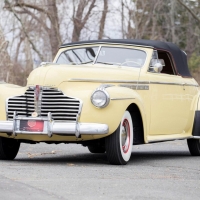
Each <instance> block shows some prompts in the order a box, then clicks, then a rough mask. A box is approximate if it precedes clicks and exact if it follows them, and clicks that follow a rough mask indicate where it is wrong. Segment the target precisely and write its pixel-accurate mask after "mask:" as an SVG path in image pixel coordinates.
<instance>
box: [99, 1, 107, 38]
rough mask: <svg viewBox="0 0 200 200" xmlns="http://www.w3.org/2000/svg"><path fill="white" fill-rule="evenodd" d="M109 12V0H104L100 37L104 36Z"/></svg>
mask: <svg viewBox="0 0 200 200" xmlns="http://www.w3.org/2000/svg"><path fill="white" fill-rule="evenodd" d="M107 13H108V0H104V8H103V11H102V16H101V20H100V25H99V35H98V39H102V38H103V34H104V26H105V21H106V15H107Z"/></svg>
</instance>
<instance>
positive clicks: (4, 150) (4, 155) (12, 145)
mask: <svg viewBox="0 0 200 200" xmlns="http://www.w3.org/2000/svg"><path fill="white" fill-rule="evenodd" d="M19 147H20V142H19V141H18V140H14V139H10V138H4V137H0V160H13V159H14V158H15V157H16V155H17V153H18V151H19Z"/></svg>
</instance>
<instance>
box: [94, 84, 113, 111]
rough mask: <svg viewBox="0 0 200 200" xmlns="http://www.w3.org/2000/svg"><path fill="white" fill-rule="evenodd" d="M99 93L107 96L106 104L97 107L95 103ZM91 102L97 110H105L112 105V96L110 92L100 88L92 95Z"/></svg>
mask: <svg viewBox="0 0 200 200" xmlns="http://www.w3.org/2000/svg"><path fill="white" fill-rule="evenodd" d="M97 92H101V93H102V94H104V95H105V103H104V104H103V105H97V104H95V102H94V95H95V94H96V93H97ZM90 100H91V103H92V105H94V106H95V107H96V108H105V107H106V106H108V104H109V103H110V95H109V94H108V92H107V91H106V90H105V89H104V88H98V89H96V90H95V91H94V92H93V93H92V95H91V98H90Z"/></svg>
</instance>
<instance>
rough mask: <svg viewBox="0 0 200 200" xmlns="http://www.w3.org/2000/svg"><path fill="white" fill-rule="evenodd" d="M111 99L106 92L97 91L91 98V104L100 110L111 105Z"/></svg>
mask: <svg viewBox="0 0 200 200" xmlns="http://www.w3.org/2000/svg"><path fill="white" fill-rule="evenodd" d="M109 101H110V97H109V95H108V93H107V92H106V91H104V90H96V91H95V92H94V93H93V94H92V96H91V102H92V104H93V105H94V106H96V107H98V108H104V107H106V106H107V105H108V104H109Z"/></svg>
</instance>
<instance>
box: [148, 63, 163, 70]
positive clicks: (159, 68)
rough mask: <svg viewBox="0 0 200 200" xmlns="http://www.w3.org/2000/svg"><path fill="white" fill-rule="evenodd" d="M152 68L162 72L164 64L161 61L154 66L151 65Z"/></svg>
mask: <svg viewBox="0 0 200 200" xmlns="http://www.w3.org/2000/svg"><path fill="white" fill-rule="evenodd" d="M151 69H153V70H154V72H156V73H160V72H161V71H162V70H163V65H162V64H161V63H159V62H157V63H155V64H154V65H153V66H151Z"/></svg>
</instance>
